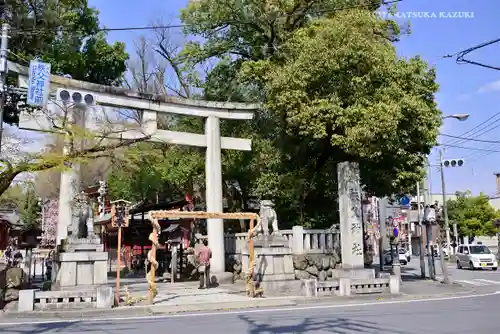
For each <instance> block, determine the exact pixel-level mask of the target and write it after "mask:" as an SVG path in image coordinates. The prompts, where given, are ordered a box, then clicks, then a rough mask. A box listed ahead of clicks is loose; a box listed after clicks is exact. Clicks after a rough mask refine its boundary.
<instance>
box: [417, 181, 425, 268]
mask: <svg viewBox="0 0 500 334" xmlns="http://www.w3.org/2000/svg"><path fill="white" fill-rule="evenodd" d="M417 217H418V226H419V227H418V228H419V231H420V277H421V278H425V258H424V233H423V232H424V229H423V226H422V215H421V213H420V182H417Z"/></svg>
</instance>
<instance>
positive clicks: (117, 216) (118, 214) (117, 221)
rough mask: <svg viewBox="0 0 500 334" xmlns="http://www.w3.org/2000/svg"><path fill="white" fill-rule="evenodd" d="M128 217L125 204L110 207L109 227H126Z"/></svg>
mask: <svg viewBox="0 0 500 334" xmlns="http://www.w3.org/2000/svg"><path fill="white" fill-rule="evenodd" d="M128 225H129V217H128V208H127V207H126V206H125V204H122V203H120V204H117V205H113V206H112V207H111V226H113V227H128Z"/></svg>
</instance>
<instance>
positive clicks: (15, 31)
mask: <svg viewBox="0 0 500 334" xmlns="http://www.w3.org/2000/svg"><path fill="white" fill-rule="evenodd" d="M398 2H403V0H390V1H380V0H378V1H377V0H373V1H371V2H368V3H365V4H357V5H351V6H344V7H338V8H331V9H323V10H317V11H310V12H307V13H304V14H309V15H319V14H328V13H334V12H339V11H343V10H350V9H357V8H369V7H373V6H387V5H392V4H395V3H398ZM293 16H296V14H294V13H292V14H281V15H277V16H276V18H289V17H293ZM220 23H221V24H222V23H223V24H227V25H228V24H234V25H246V24H250V23H252V21H224V22H220ZM196 26H198V25H196V24H168V25H157V26H153V25H151V26H136V27H118V28H100V29H98V30H97V32H112V31H141V30H157V29H164V30H165V29H179V28H189V27H196ZM214 28H215V26H214ZM65 31H75V30H73V29H70V28H67V29H57V30H56V31H55V32H54V31H44V30H40V29H36V30H35V29H30V30H23V29H12V34H13V35H16V34H17V35H26V34H31V35H40V34H46V33H50V34H54V33H58V32H65ZM76 32H84V31H79V30H76Z"/></svg>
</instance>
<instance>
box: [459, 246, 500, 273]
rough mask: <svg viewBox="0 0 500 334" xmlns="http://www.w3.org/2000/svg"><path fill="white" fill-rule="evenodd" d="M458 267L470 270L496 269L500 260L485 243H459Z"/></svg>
mask: <svg viewBox="0 0 500 334" xmlns="http://www.w3.org/2000/svg"><path fill="white" fill-rule="evenodd" d="M456 256H457V268H458V269H462V268H464V267H466V268H469V269H470V270H476V269H487V268H490V269H491V270H494V271H496V270H497V269H498V261H497V259H496V257H495V254H493V253H492V252H491V250H490V249H489V248H488V246H485V245H459V246H458V250H457V255H456Z"/></svg>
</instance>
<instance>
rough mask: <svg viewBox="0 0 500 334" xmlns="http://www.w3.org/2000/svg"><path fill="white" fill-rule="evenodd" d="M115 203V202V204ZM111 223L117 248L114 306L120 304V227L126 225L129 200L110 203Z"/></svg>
mask: <svg viewBox="0 0 500 334" xmlns="http://www.w3.org/2000/svg"><path fill="white" fill-rule="evenodd" d="M115 203H116V204H115ZM111 204H112V206H111V225H112V226H113V227H117V228H118V240H117V243H118V247H117V248H118V249H117V254H116V255H117V256H116V296H115V302H116V306H119V305H120V269H121V255H122V254H121V253H122V227H128V223H129V217H128V205H129V204H130V202H127V201H124V200H118V201H114V202H112V203H111Z"/></svg>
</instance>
